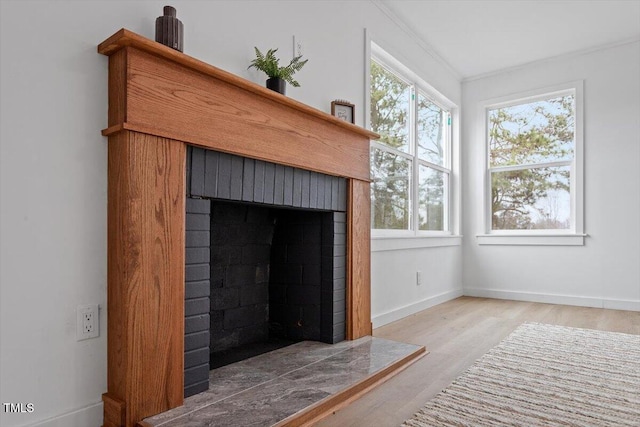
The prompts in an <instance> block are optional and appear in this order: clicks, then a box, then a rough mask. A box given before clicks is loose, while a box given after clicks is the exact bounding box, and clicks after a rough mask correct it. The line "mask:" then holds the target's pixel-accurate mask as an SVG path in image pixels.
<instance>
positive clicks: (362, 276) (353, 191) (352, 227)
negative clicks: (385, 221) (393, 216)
mask: <svg viewBox="0 0 640 427" xmlns="http://www.w3.org/2000/svg"><path fill="white" fill-rule="evenodd" d="M369 185H370V184H369V182H367V181H360V180H357V179H350V180H349V191H348V200H347V242H348V243H347V245H348V247H350V248H351V249H350V250H349V253H348V257H347V307H348V308H350V309H349V310H347V339H351V340H353V339H357V338H360V337H363V336H366V335H371V334H372V332H373V327H372V324H371V209H370V206H371V193H370V190H369Z"/></svg>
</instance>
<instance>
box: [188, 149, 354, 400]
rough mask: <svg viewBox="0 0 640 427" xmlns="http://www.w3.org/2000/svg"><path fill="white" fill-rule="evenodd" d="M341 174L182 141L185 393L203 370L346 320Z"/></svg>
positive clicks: (326, 335) (310, 336)
mask: <svg viewBox="0 0 640 427" xmlns="http://www.w3.org/2000/svg"><path fill="white" fill-rule="evenodd" d="M346 206H347V199H346V179H344V178H340V177H335V176H330V175H326V174H321V173H316V172H312V171H307V170H304V169H300V168H294V167H289V166H283V165H278V164H275V163H271V162H264V161H258V160H253V159H250V158H245V157H240V156H235V155H231V154H225V153H219V152H216V151H213V150H204V149H200V148H195V147H189V148H188V149H187V200H186V252H185V253H186V257H185V376H184V378H185V380H184V395H185V397H188V396H192V395H194V394H197V393H200V392H202V391H205V390H207V389H208V387H209V370H210V369H214V368H216V367H220V366H224V365H226V364H229V363H233V362H236V361H239V360H243V359H245V358H248V357H252V356H255V355H257V354H260V353H262V352H266V351H270V350H273V349H275V348H278V347H281V346H284V345H288V344H292V343H295V342H298V341H302V340H313V341H322V342H326V343H330V344H333V343H337V342H339V341H342V340H344V339H345V330H346V327H345V324H346V252H347V251H346Z"/></svg>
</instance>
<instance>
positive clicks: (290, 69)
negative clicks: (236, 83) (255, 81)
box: [247, 47, 309, 87]
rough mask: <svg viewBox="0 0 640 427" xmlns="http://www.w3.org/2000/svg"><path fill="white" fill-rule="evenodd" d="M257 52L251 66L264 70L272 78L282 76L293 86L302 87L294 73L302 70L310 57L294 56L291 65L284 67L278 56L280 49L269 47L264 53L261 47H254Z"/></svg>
mask: <svg viewBox="0 0 640 427" xmlns="http://www.w3.org/2000/svg"><path fill="white" fill-rule="evenodd" d="M254 49H255V53H256V59H254V60H253V61H251V65H249V67H247V69H249V68H251V67H255V68H256V69H257V70H260V71H262V72H264V73H265V74H266V75H267V76H269V77H270V78H274V77H277V78H281V79H282V80H284V81H286V82H287V83H289V84H290V85H291V86H293V87H300V83H298V82H297V81H296V80H295V79H294V78H293V75H294V74H295V73H296V72H298V71H300V70H301V69H302V67H304V65H305V64H306V63H307V61H309V60H308V59H305V60H304V61H303V60H302V55H299V56H296V57H294V58H293V59H292V60H291V62H290V63H289V65H286V66H284V67H281V66H280V60H279V59H278V58H277V57H276V52H277V51H278V49H269V50H268V51H267V53H266V54H263V53H262V52H261V51H260V49H258V48H257V47H254Z"/></svg>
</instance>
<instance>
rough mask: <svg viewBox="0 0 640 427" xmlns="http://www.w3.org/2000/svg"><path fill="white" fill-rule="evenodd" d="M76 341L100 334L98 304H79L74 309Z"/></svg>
mask: <svg viewBox="0 0 640 427" xmlns="http://www.w3.org/2000/svg"><path fill="white" fill-rule="evenodd" d="M76 315H77V328H76V339H77V340H78V341H82V340H86V339H89V338H96V337H98V336H100V306H99V305H98V304H89V305H79V306H78V309H77V311H76Z"/></svg>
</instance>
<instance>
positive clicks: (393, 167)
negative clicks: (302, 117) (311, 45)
mask: <svg viewBox="0 0 640 427" xmlns="http://www.w3.org/2000/svg"><path fill="white" fill-rule="evenodd" d="M370 72H371V76H370V77H371V107H370V109H371V115H370V118H371V130H373V131H374V132H377V133H378V134H380V135H381V138H380V140H379V141H377V142H372V144H371V165H372V166H371V168H372V181H373V182H372V185H371V196H372V228H373V229H374V230H396V231H401V230H404V231H413V232H414V233H418V232H440V233H442V232H447V233H448V232H449V230H450V219H449V210H450V208H449V205H450V190H449V186H450V182H451V179H450V175H451V166H450V151H451V148H450V147H451V131H450V129H451V112H450V111H449V110H448V109H446V108H444V107H442V106H441V105H439V104H438V103H437V102H435V101H434V100H433V99H432V98H431V97H430V96H429V95H428V92H427V91H425V90H423V89H422V88H421V87H420V86H419V85H418V84H416V83H415V82H412V79H410V78H407V77H406V75H405V74H404V73H402V72H399V71H398V70H397V69H396V68H391V67H389V66H388V65H387V64H386V63H384V61H382V60H379V59H378V58H372V60H371V69H370Z"/></svg>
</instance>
